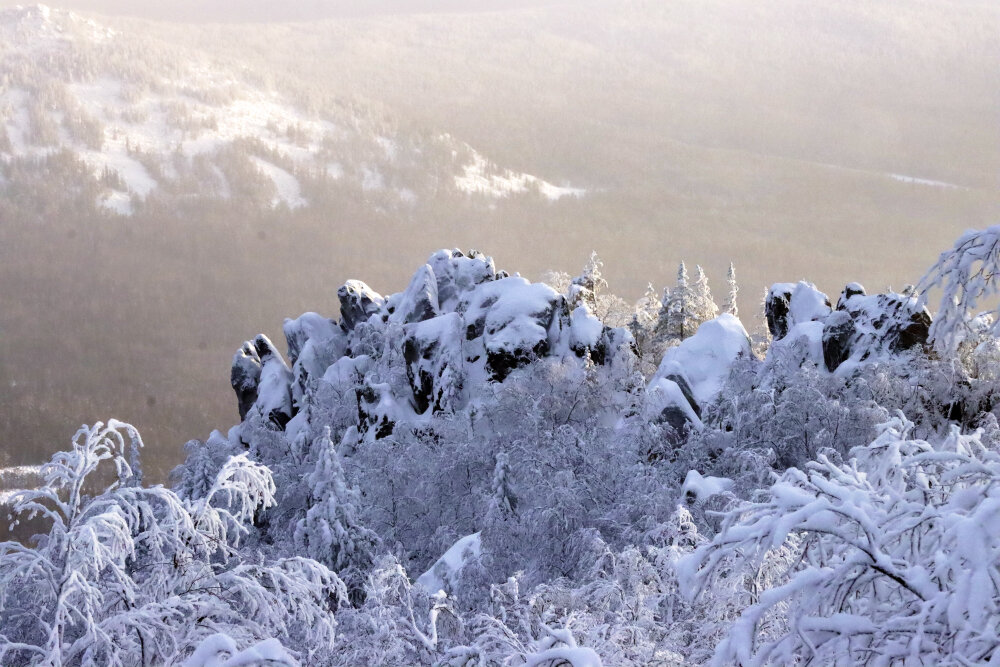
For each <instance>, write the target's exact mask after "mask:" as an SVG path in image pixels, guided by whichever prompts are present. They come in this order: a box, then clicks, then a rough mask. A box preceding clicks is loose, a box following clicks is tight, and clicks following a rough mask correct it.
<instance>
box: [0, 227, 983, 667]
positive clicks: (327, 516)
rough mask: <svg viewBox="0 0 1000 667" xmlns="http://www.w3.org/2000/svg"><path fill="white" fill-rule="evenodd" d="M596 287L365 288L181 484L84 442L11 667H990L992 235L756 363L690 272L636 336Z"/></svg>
mask: <svg viewBox="0 0 1000 667" xmlns="http://www.w3.org/2000/svg"><path fill="white" fill-rule="evenodd" d="M601 269H602V264H601V262H600V260H599V259H598V257H597V256H596V254H595V255H593V256H592V257H591V261H590V262H589V264H588V265H587V267H586V268H585V270H584V271H583V272H582V273H581V274H580V275H579V276H577V277H570V276H567V275H563V274H557V273H556V274H550V275H549V276H548V277H547V280H548V281H549V282H550V283H551V284H546V283H544V282H535V283H533V282H530V281H528V280H526V279H524V278H522V277H520V276H518V275H511V274H509V273H508V272H506V271H504V270H500V269H498V268H497V267H496V264H495V262H494V260H493V259H492V258H491V257H489V256H486V255H484V254H482V253H480V252H477V251H472V252H462V251H459V250H441V251H439V252H436V253H434V254H433V255H431V256H430V258H429V259H428V261H427V263H426V264H425V265H423V266H421V267H419V268H418V269H417V271H416V272H415V273H414V274H413V277H412V279H411V280H410V282H409V284H408V286H407V287H406V288H405V289H403V290H402V291H400V292H396V293H394V294H391V295H388V296H384V295H381V294H379V293H378V292H376V291H375V290H373V289H372V288H371V287H369V286H368V285H366V284H365V283H363V282H361V281H358V280H352V281H348V282H347V283H345V284H344V285H342V286H341V287H340V288H339V289H338V290H337V299H338V301H339V306H340V307H339V311H340V314H339V316H338V317H335V318H331V317H328V316H324V315H320V314H316V313H312V312H308V313H305V314H303V315H301V316H299V317H297V318H295V319H287V320H285V322H284V326H283V330H284V337H285V345H284V350H279V349H278V347H277V346H276V345H275V344H274V343H273V342H272V341H271V340H270V339H269V338H268V337H266V336H264V335H259V336H257V337H255V338H253V339H252V340H250V341H247V342H246V343H244V344H243V345H242V346H241V347H240V348H239V349H238V351H237V352H236V354H235V356H234V357H233V363H232V369H231V374H230V381H231V384H232V387H233V390H234V392H235V397H234V398H235V403H236V404H237V406H238V408H239V412H240V416H241V420H242V421H241V422H240V423H239V424H237V425H235V426H233V427H232V428H229V429H227V430H218V431H215V432H214V433H213V434H212V435H211V437H209V438H208V439H207V440H205V441H199V440H193V441H191V442H189V443H188V444H187V446H186V448H185V450H186V460H185V462H184V463H183V464H182V465H181V466H179V467H178V468H177V469H176V470H175V471H174V473H173V475H172V482H171V485H170V486H169V487H163V486H158V485H157V486H148V485H147V483H146V482H144V480H143V474H142V473H143V468H142V462H141V460H142V456H141V454H142V441H141V437H140V436H139V433H138V431H136V430H135V429H134V428H133V427H131V426H129V425H127V424H124V423H121V422H118V421H114V420H111V421H109V422H108V423H107V424H102V423H97V424H95V425H94V426H92V427H84V428H82V429H81V430H80V431H78V432H77V434H76V436H75V437H74V438H73V441H72V447H71V449H69V450H68V451H66V452H63V453H60V454H57V455H56V456H54V457H53V459H52V461H51V463H49V464H47V465H46V466H44V467H43V468H42V469H41V471H40V475H41V477H42V478H43V480H44V483H43V484H42V485H41V486H40V487H39V488H38V489H37V490H27V491H22V492H19V493H16V494H14V495H13V497H12V502H13V504H14V511H13V515H14V516H15V517H20V518H23V519H31V518H32V517H33V516H38V515H39V514H42V515H44V518H45V520H46V521H47V522H48V523H49V524H50V525H51V530H50V532H49V534H48V537H47V538H45V539H42V540H40V541H37V542H36V543H35V548H30V549H26V548H24V547H22V546H21V545H19V544H17V543H5V544H3V545H2V546H0V583H2V587H0V591H2V593H0V628H2V632H0V657H2V660H3V661H5V662H10V663H12V664H66V665H70V664H121V665H148V664H184V665H188V666H189V667H193V666H199V665H221V664H225V665H251V664H253V665H261V664H269V665H358V664H372V665H416V664H427V665H432V664H433V665H553V666H554V665H572V666H573V667H584V666H588V667H593V666H595V665H601V664H606V665H652V664H659V665H700V664H722V665H726V664H739V665H750V664H759V665H770V664H774V665H789V664H873V665H876V664H908V663H913V664H921V663H922V664H935V665H968V664H989V663H990V662H991V661H994V660H997V659H1000V639H998V638H997V636H996V633H995V627H996V624H997V623H998V622H1000V615H998V614H1000V610H998V609H997V606H996V600H997V599H998V597H1000V585H998V583H997V582H998V581H1000V544H998V543H997V534H998V532H997V530H996V521H997V519H996V516H997V511H996V508H997V488H1000V485H998V484H997V482H998V481H1000V468H998V465H1000V425H998V420H997V410H998V409H1000V408H998V400H1000V393H998V389H1000V385H998V384H997V383H998V378H1000V374H998V373H997V369H998V368H1000V343H998V341H1000V338H998V334H1000V331H998V327H997V319H996V316H997V311H996V310H993V309H992V308H993V307H994V306H995V303H993V302H992V301H991V299H992V298H993V297H994V295H995V294H996V289H997V284H996V275H997V272H998V270H1000V228H998V227H992V228H989V229H986V230H984V231H979V232H968V233H967V234H965V235H963V236H962V237H961V238H960V239H958V241H957V242H956V243H955V245H954V247H953V248H951V249H949V250H947V251H946V252H944V253H943V254H942V255H941V256H940V258H939V260H938V261H937V262H936V263H935V264H934V265H933V266H931V267H930V269H929V270H928V271H927V272H926V274H925V275H924V276H923V278H922V279H921V280H919V282H918V283H917V284H915V285H908V286H907V287H906V288H905V289H904V290H903V291H902V292H899V293H897V292H885V293H871V294H869V293H867V292H866V290H865V289H864V287H863V286H861V285H860V284H857V283H850V284H848V285H846V286H845V287H844V289H843V290H842V292H841V293H840V294H839V296H838V297H836V298H834V299H831V298H829V297H828V296H827V295H826V294H824V293H822V292H821V291H819V290H818V289H817V288H816V287H815V286H814V285H813V284H811V283H808V282H804V281H802V282H798V283H779V284H775V285H773V286H772V287H771V288H770V290H769V291H768V293H767V296H766V302H765V314H766V322H767V326H766V329H763V330H761V331H759V332H755V333H754V334H753V335H751V334H749V333H748V331H747V328H746V327H745V326H744V324H743V323H742V322H741V319H740V315H741V312H740V308H739V305H738V300H737V298H736V296H737V293H738V290H739V282H738V279H737V276H736V273H735V271H734V270H733V269H732V268H731V269H730V273H729V280H728V282H727V284H726V288H725V290H724V291H723V290H718V292H719V293H721V294H725V296H724V297H721V298H718V301H720V302H722V305H721V306H720V305H718V303H717V300H716V298H713V296H712V292H711V289H710V287H709V284H708V281H707V279H706V277H705V274H704V272H703V271H702V270H701V267H697V266H696V267H694V268H693V269H689V267H687V266H686V265H683V264H682V265H681V266H680V267H679V270H678V274H677V280H676V282H675V283H674V284H673V285H672V286H671V287H670V288H669V289H668V290H666V291H665V292H664V293H663V294H662V295H661V294H657V293H656V292H655V291H652V290H651V291H649V292H648V293H647V295H646V297H644V299H643V300H642V301H640V303H639V305H638V306H637V307H636V308H631V307H628V306H626V305H625V304H624V302H623V301H622V300H621V299H618V298H616V297H614V296H612V295H611V294H610V293H609V292H608V291H607V283H606V281H605V280H604V277H603V275H602V270H601ZM931 297H933V302H932V303H931V302H929V299H931ZM930 307H935V308H936V312H935V313H934V314H933V316H932V313H931V310H930ZM111 480H116V481H113V482H112V481H111ZM101 488H104V489H105V490H104V491H103V492H102V491H100V489H101ZM85 490H89V493H88V492H85Z"/></svg>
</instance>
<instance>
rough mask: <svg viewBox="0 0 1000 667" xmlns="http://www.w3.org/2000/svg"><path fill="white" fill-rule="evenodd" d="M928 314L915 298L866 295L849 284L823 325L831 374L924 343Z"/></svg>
mask: <svg viewBox="0 0 1000 667" xmlns="http://www.w3.org/2000/svg"><path fill="white" fill-rule="evenodd" d="M931 321H932V320H931V314H930V311H928V310H927V308H925V307H922V306H921V305H920V304H919V302H918V300H917V298H916V297H914V296H907V295H904V294H897V293H895V292H887V293H885V294H873V295H867V294H866V293H865V291H864V288H863V287H861V286H860V285H858V284H857V283H851V284H850V285H848V286H847V287H846V288H845V289H844V291H843V292H842V293H841V296H840V299H839V300H838V302H837V310H836V311H835V312H834V313H833V314H832V315H830V316H829V317H828V318H827V319H826V320H825V322H824V326H823V358H824V361H825V363H826V367H827V369H828V370H830V371H834V370H836V369H838V368H840V367H841V366H842V365H843V364H845V363H846V362H848V361H852V362H854V363H858V362H862V361H871V360H877V359H878V358H880V357H883V356H885V355H894V354H899V353H900V352H902V351H904V350H908V349H911V348H913V347H917V346H921V345H924V344H926V343H927V338H928V336H929V334H930V327H931Z"/></svg>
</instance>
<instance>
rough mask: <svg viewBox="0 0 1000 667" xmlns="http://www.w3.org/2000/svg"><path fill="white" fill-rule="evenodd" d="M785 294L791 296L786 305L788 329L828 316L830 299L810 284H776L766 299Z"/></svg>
mask: <svg viewBox="0 0 1000 667" xmlns="http://www.w3.org/2000/svg"><path fill="white" fill-rule="evenodd" d="M785 293H789V294H791V295H792V296H791V299H789V304H788V324H789V327H791V326H794V325H795V324H798V323H800V322H811V321H813V320H822V319H824V318H825V317H826V316H827V315H829V314H830V306H829V303H830V299H829V298H828V297H827V296H826V294H824V293H823V292H820V291H819V290H818V289H816V286H815V285H813V284H812V283H810V282H807V281H805V280H800V281H799V282H797V283H776V284H774V285H772V286H771V291H770V295H769V296H768V298H769V299H771V298H773V297H774V296H775V295H781V294H785Z"/></svg>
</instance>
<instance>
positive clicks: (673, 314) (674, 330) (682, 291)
mask: <svg viewBox="0 0 1000 667" xmlns="http://www.w3.org/2000/svg"><path fill="white" fill-rule="evenodd" d="M692 297H693V295H692V291H691V285H690V284H689V283H688V273H687V267H686V266H685V265H684V262H681V263H680V266H678V267H677V285H676V286H675V287H674V288H673V289H672V290H670V297H669V298H668V299H667V301H666V303H664V309H665V310H666V313H665V315H666V327H665V334H666V338H667V339H668V340H669V339H674V340H678V341H681V340H684V339H685V338H687V337H688V336H691V335H692V334H694V332H695V329H696V328H697V325H696V324H695V319H694V303H693V301H694V300H693V298H692Z"/></svg>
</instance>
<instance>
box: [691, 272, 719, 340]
mask: <svg viewBox="0 0 1000 667" xmlns="http://www.w3.org/2000/svg"><path fill="white" fill-rule="evenodd" d="M691 300H692V305H693V309H692V310H693V316H694V320H695V322H694V328H695V329H696V330H697V328H698V327H699V326H701V323H702V322H707V321H708V320H711V319H715V317H716V316H717V315H718V314H719V307H718V306H717V305H715V299H713V298H712V290H711V289H710V288H709V286H708V276H706V275H705V272H704V271H703V270H702V268H701V265H699V264H696V265H695V267H694V283H692V285H691ZM691 333H692V334H693V333H694V331H692V332H691Z"/></svg>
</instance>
